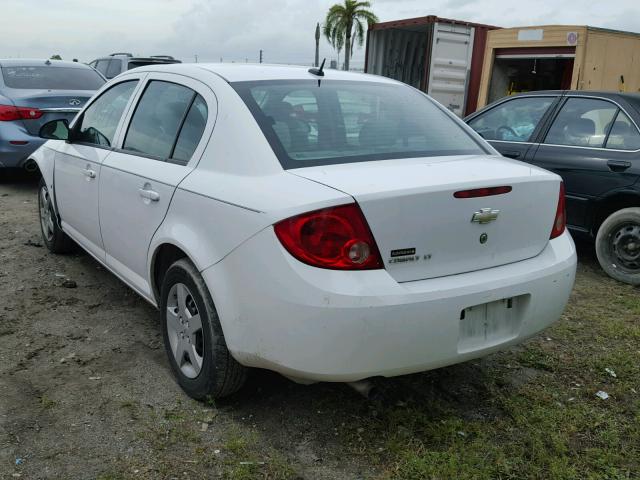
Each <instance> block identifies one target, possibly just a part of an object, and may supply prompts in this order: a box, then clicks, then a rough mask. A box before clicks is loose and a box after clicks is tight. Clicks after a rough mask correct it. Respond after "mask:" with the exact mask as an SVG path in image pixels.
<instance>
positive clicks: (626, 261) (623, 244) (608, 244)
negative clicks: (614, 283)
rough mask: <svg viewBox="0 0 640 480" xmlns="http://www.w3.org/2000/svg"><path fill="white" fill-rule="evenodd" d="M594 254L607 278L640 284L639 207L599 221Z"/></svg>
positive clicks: (623, 210)
mask: <svg viewBox="0 0 640 480" xmlns="http://www.w3.org/2000/svg"><path fill="white" fill-rule="evenodd" d="M596 255H597V256H598V261H599V262H600V266H601V267H602V269H603V270H604V271H605V272H606V273H607V275H609V276H610V277H611V278H614V279H616V280H618V281H620V282H623V283H628V284H629V285H640V208H638V207H633V208H623V209H622V210H618V211H617V212H614V213H612V214H611V215H609V216H608V217H607V218H606V220H605V221H604V222H602V225H600V228H599V229H598V234H597V236H596Z"/></svg>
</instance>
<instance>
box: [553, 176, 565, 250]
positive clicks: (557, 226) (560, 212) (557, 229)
mask: <svg viewBox="0 0 640 480" xmlns="http://www.w3.org/2000/svg"><path fill="white" fill-rule="evenodd" d="M566 226H567V211H566V208H565V202H564V183H563V182H560V195H559V196H558V208H556V218H555V219H554V220H553V228H552V229H551V236H550V237H549V238H556V237H559V236H560V235H562V234H563V233H564V229H565V228H566Z"/></svg>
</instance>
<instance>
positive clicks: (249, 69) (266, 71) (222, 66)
mask: <svg viewBox="0 0 640 480" xmlns="http://www.w3.org/2000/svg"><path fill="white" fill-rule="evenodd" d="M309 68H310V67H300V66H292V65H269V64H265V63H258V64H256V63H179V64H169V65H146V66H144V67H138V68H137V69H136V71H144V70H147V71H162V72H175V73H185V72H187V71H191V72H193V71H194V70H193V69H202V70H207V71H209V72H213V73H215V74H217V75H219V76H220V77H222V78H224V79H225V80H226V81H227V82H231V83H232V82H248V81H256V80H300V79H318V78H319V77H317V76H314V75H312V74H310V73H309ZM324 74H325V75H324V77H322V79H323V80H354V81H364V82H366V81H368V82H378V83H397V82H396V81H395V80H391V79H389V78H386V77H380V76H378V75H367V74H364V73H355V72H345V71H342V70H333V69H330V68H326V67H325V69H324Z"/></svg>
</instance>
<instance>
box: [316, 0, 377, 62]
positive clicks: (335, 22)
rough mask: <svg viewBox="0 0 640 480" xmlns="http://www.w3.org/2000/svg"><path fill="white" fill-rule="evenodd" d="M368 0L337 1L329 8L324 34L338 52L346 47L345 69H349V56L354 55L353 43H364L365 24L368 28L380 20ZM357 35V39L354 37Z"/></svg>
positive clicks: (360, 44)
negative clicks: (341, 2) (360, 0)
mask: <svg viewBox="0 0 640 480" xmlns="http://www.w3.org/2000/svg"><path fill="white" fill-rule="evenodd" d="M370 8H371V3H370V2H368V1H364V2H359V1H357V0H344V4H340V3H336V4H335V5H334V6H333V7H331V8H330V9H329V12H328V13H327V18H326V19H325V21H324V36H325V37H327V40H328V41H329V43H330V44H331V45H333V48H335V49H336V50H337V51H338V53H340V50H342V47H344V69H345V70H349V58H350V57H351V55H353V44H354V43H356V42H357V43H358V45H359V46H360V47H361V46H362V44H363V43H364V36H365V31H366V30H365V26H364V22H366V24H367V28H368V27H369V26H370V25H371V24H373V23H376V22H377V21H378V17H376V15H375V14H374V13H373V12H372V11H371V10H369V9H370ZM354 35H355V39H354V40H355V41H352V38H353V37H354Z"/></svg>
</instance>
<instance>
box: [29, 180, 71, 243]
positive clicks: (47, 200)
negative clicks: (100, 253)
mask: <svg viewBox="0 0 640 480" xmlns="http://www.w3.org/2000/svg"><path fill="white" fill-rule="evenodd" d="M38 214H39V219H40V232H41V233H42V241H43V242H44V244H45V245H46V246H47V248H48V249H49V251H50V252H51V253H69V252H72V251H74V250H75V248H76V244H75V242H74V241H73V240H71V238H69V236H68V235H67V234H66V233H64V232H63V231H62V229H61V228H60V226H59V225H58V219H57V218H56V214H55V211H54V210H53V205H52V204H51V196H50V195H49V189H48V188H47V184H46V182H45V181H44V179H43V178H41V179H40V184H39V185H38Z"/></svg>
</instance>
